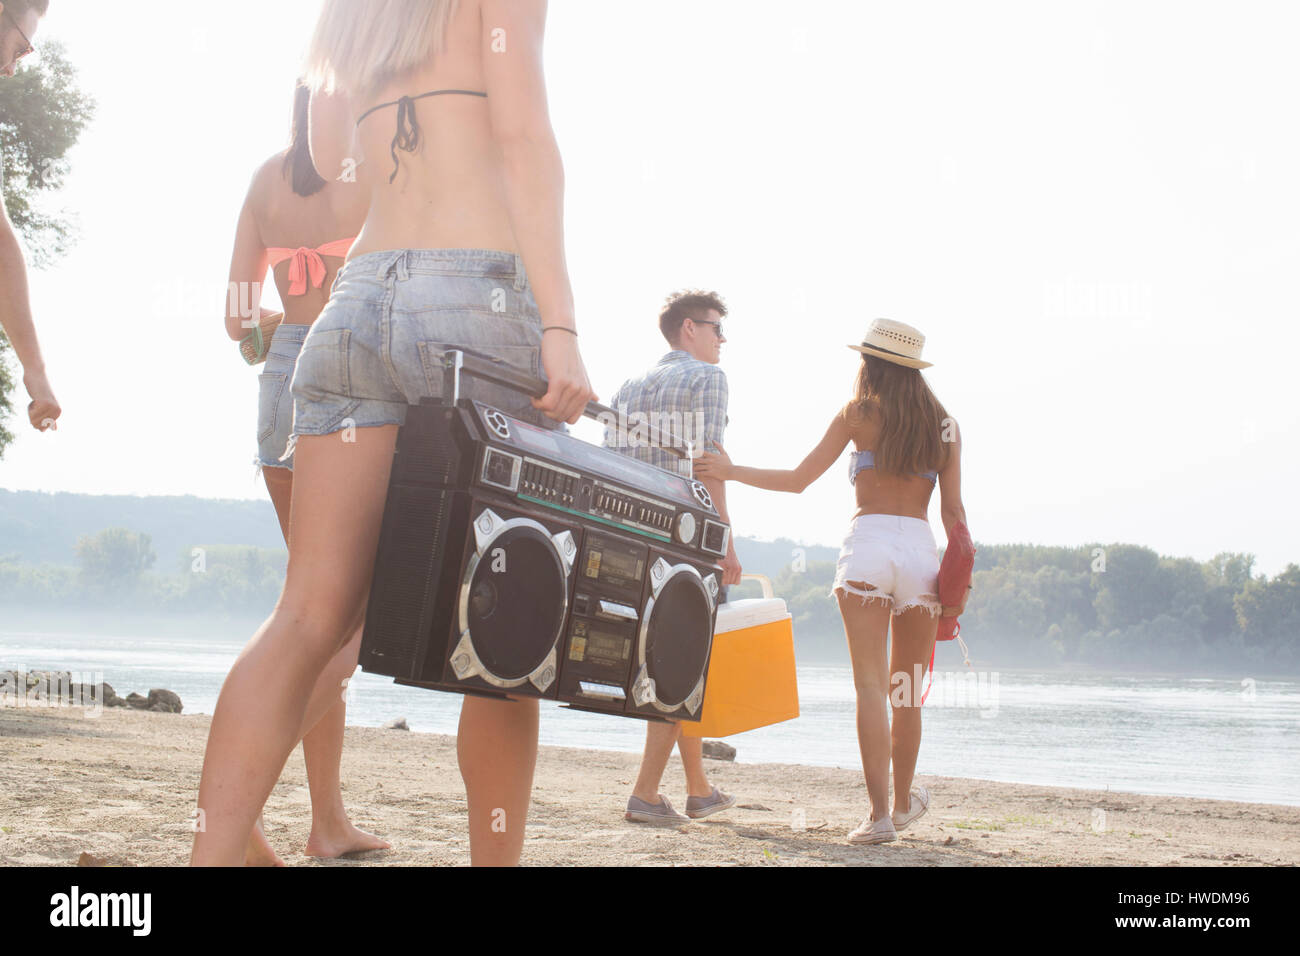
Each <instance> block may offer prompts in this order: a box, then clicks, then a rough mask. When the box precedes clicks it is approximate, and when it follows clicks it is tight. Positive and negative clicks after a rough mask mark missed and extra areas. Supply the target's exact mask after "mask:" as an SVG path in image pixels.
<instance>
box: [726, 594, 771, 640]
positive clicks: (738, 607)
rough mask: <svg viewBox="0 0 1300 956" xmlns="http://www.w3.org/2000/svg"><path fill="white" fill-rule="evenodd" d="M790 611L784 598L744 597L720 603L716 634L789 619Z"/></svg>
mask: <svg viewBox="0 0 1300 956" xmlns="http://www.w3.org/2000/svg"><path fill="white" fill-rule="evenodd" d="M789 617H790V612H789V611H788V610H786V607H785V599H784V598H744V599H742V600H740V601H728V602H727V603H726V604H719V605H718V623H717V625H716V626H715V627H714V628H713V633H714V634H725V633H726V632H727V631H739V630H743V629H744V628H747V627H757V626H758V625H760V624H771V623H772V622H773V621H784V620H788V619H789Z"/></svg>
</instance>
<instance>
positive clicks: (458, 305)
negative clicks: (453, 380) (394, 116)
mask: <svg viewBox="0 0 1300 956" xmlns="http://www.w3.org/2000/svg"><path fill="white" fill-rule="evenodd" d="M541 346H542V319H541V314H540V313H539V312H538V310H537V302H536V300H535V299H534V298H533V293H532V289H531V287H530V286H529V284H528V278H527V276H526V275H525V273H524V266H523V260H522V259H521V258H520V257H519V256H518V255H516V254H514V253H510V252H499V251H495V250H490V249H396V250H388V251H384V252H371V253H366V254H365V255H360V256H357V257H355V258H353V259H351V260H349V261H348V262H347V263H345V264H344V266H343V268H342V269H340V270H339V272H338V275H337V276H336V277H335V279H334V284H333V286H331V288H330V297H329V301H328V302H327V303H326V305H325V308H324V310H323V311H322V312H321V314H320V316H319V317H318V318H317V319H316V321H315V323H313V324H312V327H311V332H310V333H308V335H307V338H306V341H304V342H303V344H302V352H301V353H300V354H299V356H298V367H297V371H295V372H294V375H293V381H292V384H291V386H290V388H291V390H292V393H293V402H294V411H293V429H292V434H291V435H290V437H289V445H288V448H287V450H286V451H285V452H284V454H283V456H282V459H287V458H289V457H290V456H291V455H292V454H293V448H294V445H295V444H296V442H297V440H298V436H299V435H328V434H331V433H333V432H337V431H340V430H342V429H344V428H348V427H355V428H370V427H374V426H378V425H402V424H403V423H405V421H406V409H407V406H408V405H415V404H418V403H419V401H420V399H421V398H422V397H426V396H428V397H434V398H439V397H441V396H442V378H443V373H442V355H443V353H444V352H446V351H449V350H453V349H459V350H461V351H464V352H470V353H474V354H476V355H478V356H480V357H482V358H486V359H490V360H491V361H494V362H497V363H500V364H501V365H502V366H505V367H508V368H510V369H513V370H515V371H517V372H521V373H523V374H526V375H529V376H532V377H533V378H539V377H541ZM460 395H461V397H462V398H472V399H477V400H478V401H481V402H485V403H487V404H489V405H493V406H495V407H496V408H499V409H500V410H501V411H503V412H505V413H506V414H507V415H511V416H513V417H515V418H519V419H522V420H524V421H527V422H531V423H533V424H535V425H540V426H542V427H544V428H552V429H560V428H562V426H563V423H562V422H557V421H555V420H554V419H551V418H548V417H546V416H545V415H543V414H542V413H541V412H539V411H537V410H536V409H535V408H533V406H532V403H531V402H530V401H529V396H527V395H525V394H523V393H522V392H516V391H513V390H511V389H509V388H506V387H504V386H500V385H493V384H490V383H487V382H483V381H481V380H479V379H475V378H474V377H472V376H470V375H465V374H462V375H461V389H460Z"/></svg>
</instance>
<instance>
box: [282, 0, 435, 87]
mask: <svg viewBox="0 0 1300 956" xmlns="http://www.w3.org/2000/svg"><path fill="white" fill-rule="evenodd" d="M458 5H459V0H325V5H324V7H323V8H322V10H321V15H320V20H319V21H317V23H316V33H315V35H314V36H313V37H312V41H311V49H310V51H309V52H308V54H307V62H306V64H305V66H304V69H303V73H304V76H305V79H306V82H307V85H308V86H310V87H311V88H312V89H313V90H319V91H322V92H325V93H333V92H335V91H336V90H341V91H344V92H347V93H351V94H354V95H355V96H357V97H358V98H360V99H363V100H364V99H365V97H367V96H368V95H370V94H372V93H374V92H375V91H377V90H379V89H380V88H381V87H383V86H386V85H387V84H388V83H390V82H392V80H394V79H395V78H397V77H399V76H401V75H402V74H403V73H406V72H408V71H410V70H412V69H415V68H416V67H419V66H422V65H424V64H426V63H428V62H429V59H430V58H431V57H432V56H433V55H434V54H435V53H437V52H438V51H440V50H441V49H442V48H443V44H444V43H445V41H446V36H447V25H448V24H449V23H450V22H451V18H452V17H453V16H454V15H455V13H456V8H457V6H458Z"/></svg>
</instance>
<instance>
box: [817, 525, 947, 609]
mask: <svg viewBox="0 0 1300 956" xmlns="http://www.w3.org/2000/svg"><path fill="white" fill-rule="evenodd" d="M856 582H863V583H866V584H869V585H871V588H862V587H858V586H857V583H856ZM837 591H838V592H840V593H843V594H853V595H856V596H857V597H859V598H861V599H862V601H863V603H864V604H865V603H866V602H867V601H873V602H877V601H878V602H880V603H882V604H887V605H889V606H890V608H891V609H892V613H894V614H902V613H903V612H904V611H906V610H908V609H910V608H914V607H923V608H925V609H926V610H927V611H929V612H930V616H931V617H934V616H936V615H937V614H939V613H940V612H941V611H942V610H943V607H942V605H941V604H940V603H939V549H938V546H937V545H936V544H935V540H934V531H932V530H931V528H930V522H928V521H926V520H925V519H924V518H907V517H904V516H902V515H859V516H858V517H856V518H854V519H853V522H852V524H850V525H849V533H848V534H847V535H846V536H845V538H844V544H843V545H842V546H841V547H840V555H839V560H837V561H836V563H835V583H834V584H832V585H831V594H832V596H834V595H835V593H836V592H837Z"/></svg>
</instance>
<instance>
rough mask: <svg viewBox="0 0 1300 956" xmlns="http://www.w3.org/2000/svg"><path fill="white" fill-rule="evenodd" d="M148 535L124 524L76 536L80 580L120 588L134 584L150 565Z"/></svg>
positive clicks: (152, 554) (151, 564)
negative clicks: (95, 532) (96, 532)
mask: <svg viewBox="0 0 1300 956" xmlns="http://www.w3.org/2000/svg"><path fill="white" fill-rule="evenodd" d="M156 558H157V555H155V554H154V551H153V546H152V544H151V542H150V539H149V535H147V534H136V533H135V532H134V531H128V530H126V529H125V528H107V529H105V530H104V531H101V532H99V534H97V535H94V536H90V535H83V536H82V537H81V538H79V539H78V540H77V563H78V565H79V566H80V568H81V577H82V580H83V581H84V582H85V583H86V584H88V585H92V586H103V587H110V588H121V587H124V586H129V585H134V584H136V583H138V581H139V580H140V575H142V574H144V572H145V571H146V570H147V569H148V568H150V567H152V566H153V563H154V561H155V559H156Z"/></svg>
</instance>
